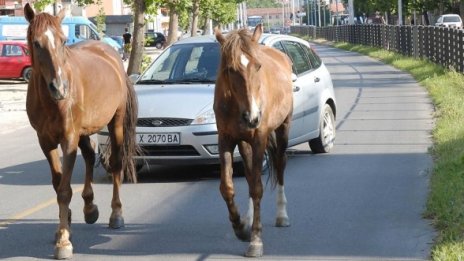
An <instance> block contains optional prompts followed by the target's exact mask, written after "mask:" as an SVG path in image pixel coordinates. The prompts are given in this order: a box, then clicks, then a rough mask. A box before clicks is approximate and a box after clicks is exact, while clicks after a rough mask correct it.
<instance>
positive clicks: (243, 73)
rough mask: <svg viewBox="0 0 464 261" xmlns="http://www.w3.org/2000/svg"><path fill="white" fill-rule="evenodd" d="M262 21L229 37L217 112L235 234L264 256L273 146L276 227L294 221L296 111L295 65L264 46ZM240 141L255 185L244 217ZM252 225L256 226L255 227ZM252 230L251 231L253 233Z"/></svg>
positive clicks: (218, 87)
mask: <svg viewBox="0 0 464 261" xmlns="http://www.w3.org/2000/svg"><path fill="white" fill-rule="evenodd" d="M262 30H263V29H262V26H261V25H259V26H257V27H256V29H255V31H254V32H253V35H251V34H250V32H248V30H246V29H241V30H238V31H233V32H231V33H229V34H228V35H227V36H226V37H224V36H223V35H222V34H221V32H220V31H219V30H216V32H215V34H216V39H217V40H218V42H219V43H220V45H221V64H220V68H219V72H218V76H217V80H216V89H215V94H214V112H215V115H216V124H217V129H218V136H219V137H218V139H219V141H218V142H219V153H220V160H221V185H220V190H221V194H222V197H223V198H224V200H225V202H226V204H227V207H228V209H229V219H230V221H231V222H232V227H233V228H234V232H235V235H236V236H237V237H238V238H239V239H241V240H244V241H250V245H249V247H248V250H247V252H246V253H245V255H246V256H250V257H258V256H262V255H263V243H262V240H261V227H262V226H261V218H260V202H261V198H262V196H263V185H262V182H261V174H262V162H263V158H264V154H265V151H266V149H267V152H268V155H269V158H270V159H271V161H270V166H271V167H272V168H271V169H273V170H274V171H271V173H272V174H271V176H272V177H273V179H274V184H275V182H277V218H276V226H282V227H285V226H289V225H290V222H289V219H288V216H287V210H286V202H287V200H286V197H285V193H284V169H285V164H286V155H285V150H286V148H287V144H288V133H289V129H290V122H291V118H292V111H293V96H292V93H293V92H292V65H291V62H290V61H289V59H288V57H287V56H286V55H285V54H283V53H282V52H280V51H278V50H276V49H273V48H270V47H266V46H262V45H259V43H258V40H259V38H260V36H261V34H262ZM237 145H238V148H239V151H240V154H241V156H242V159H243V163H244V169H245V176H246V180H247V182H248V187H249V196H250V206H249V209H248V216H247V218H245V219H244V220H241V219H240V213H239V211H238V208H237V206H236V204H235V202H234V185H233V182H232V172H233V170H232V161H233V160H232V155H233V152H234V149H235V147H236V146H237ZM250 225H251V228H250ZM250 229H251V232H250Z"/></svg>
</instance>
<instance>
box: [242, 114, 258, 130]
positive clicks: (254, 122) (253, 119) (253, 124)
mask: <svg viewBox="0 0 464 261" xmlns="http://www.w3.org/2000/svg"><path fill="white" fill-rule="evenodd" d="M242 119H243V121H244V122H245V125H246V126H247V127H248V128H250V129H256V128H258V127H259V124H260V123H261V111H259V113H257V114H255V115H251V113H250V112H244V113H243V115H242Z"/></svg>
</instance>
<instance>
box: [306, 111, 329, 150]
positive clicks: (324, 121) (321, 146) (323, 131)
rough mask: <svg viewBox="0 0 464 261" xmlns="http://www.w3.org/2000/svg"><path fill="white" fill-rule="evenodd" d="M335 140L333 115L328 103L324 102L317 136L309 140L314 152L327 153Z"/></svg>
mask: <svg viewBox="0 0 464 261" xmlns="http://www.w3.org/2000/svg"><path fill="white" fill-rule="evenodd" d="M334 140H335V116H334V114H333V111H332V108H331V107H330V105H328V104H325V105H324V108H323V111H322V116H321V119H320V122H319V137H317V138H315V139H312V140H310V141H309V147H310V148H311V150H312V151H313V152H314V153H328V152H330V150H331V149H332V148H333V145H334Z"/></svg>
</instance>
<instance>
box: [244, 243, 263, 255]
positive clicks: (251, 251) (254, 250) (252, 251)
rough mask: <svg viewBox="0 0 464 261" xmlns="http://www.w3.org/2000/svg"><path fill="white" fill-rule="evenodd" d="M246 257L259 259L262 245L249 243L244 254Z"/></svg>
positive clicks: (261, 253)
mask: <svg viewBox="0 0 464 261" xmlns="http://www.w3.org/2000/svg"><path fill="white" fill-rule="evenodd" d="M245 256H246V257H261V256H263V243H262V242H259V243H251V244H250V245H249V246H248V250H247V251H246V253H245Z"/></svg>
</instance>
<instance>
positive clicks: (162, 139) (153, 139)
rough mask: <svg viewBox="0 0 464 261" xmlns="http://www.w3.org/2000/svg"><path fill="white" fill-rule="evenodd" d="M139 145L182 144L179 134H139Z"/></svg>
mask: <svg viewBox="0 0 464 261" xmlns="http://www.w3.org/2000/svg"><path fill="white" fill-rule="evenodd" d="M137 143H138V144H146V145H167V144H168V145H172V144H180V134H179V133H143V134H137Z"/></svg>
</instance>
